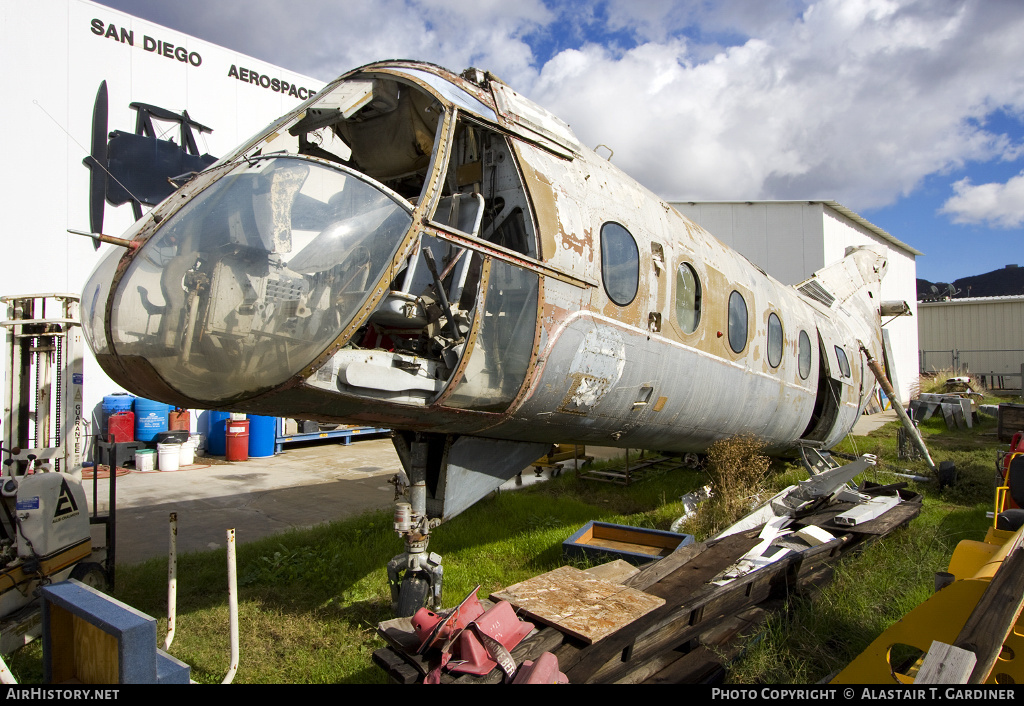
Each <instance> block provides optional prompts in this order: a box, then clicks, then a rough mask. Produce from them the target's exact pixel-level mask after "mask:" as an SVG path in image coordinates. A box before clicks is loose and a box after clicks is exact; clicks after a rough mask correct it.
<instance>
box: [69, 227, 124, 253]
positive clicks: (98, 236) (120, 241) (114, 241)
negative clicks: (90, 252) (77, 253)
mask: <svg viewBox="0 0 1024 706" xmlns="http://www.w3.org/2000/svg"><path fill="white" fill-rule="evenodd" d="M68 233H71V234H72V235H84V236H85V237H86V238H92V239H93V240H96V241H98V242H101V243H110V244H111V245H118V246H120V247H122V248H128V249H129V250H135V249H136V248H138V247H139V243H138V242H136V241H134V240H125V239H124V238H116V237H114V236H113V235H104V234H103V233H86V232H85V231H83V230H72V229H71V228H68ZM97 247H98V246H97Z"/></svg>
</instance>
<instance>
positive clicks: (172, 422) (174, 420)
mask: <svg viewBox="0 0 1024 706" xmlns="http://www.w3.org/2000/svg"><path fill="white" fill-rule="evenodd" d="M191 428H192V417H191V415H190V414H189V411H188V410H187V409H182V408H181V407H179V408H177V409H176V410H174V411H173V412H171V413H170V414H168V415H167V430H168V431H175V430H179V429H184V430H185V431H189V430H190V429H191Z"/></svg>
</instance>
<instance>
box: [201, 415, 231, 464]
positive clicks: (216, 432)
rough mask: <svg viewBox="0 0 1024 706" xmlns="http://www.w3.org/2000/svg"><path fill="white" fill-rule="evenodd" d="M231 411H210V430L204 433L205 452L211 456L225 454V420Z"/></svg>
mask: <svg viewBox="0 0 1024 706" xmlns="http://www.w3.org/2000/svg"><path fill="white" fill-rule="evenodd" d="M230 418H231V412H210V413H209V420H210V430H209V431H208V432H207V434H206V452H207V453H208V454H209V455H211V456H224V455H225V454H227V438H226V436H225V434H226V433H227V421H228V419H230Z"/></svg>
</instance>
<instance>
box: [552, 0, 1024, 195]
mask: <svg viewBox="0 0 1024 706" xmlns="http://www.w3.org/2000/svg"><path fill="white" fill-rule="evenodd" d="M1021 10H1024V7H1020V6H1017V5H1011V4H1004V3H997V4H996V6H993V4H991V3H977V2H973V3H972V2H968V3H960V2H945V3H935V2H913V1H909V0H906V1H902V2H897V1H895V0H823V1H822V2H818V3H816V4H814V5H812V6H810V7H809V8H808V9H807V11H806V12H805V13H804V14H803V16H802V17H800V18H798V19H797V20H795V21H789V22H784V21H782V20H781V19H780V18H778V17H776V18H773V19H772V21H771V22H770V23H769V24H768V25H766V26H765V28H764V31H763V32H762V34H761V35H760V36H758V37H757V38H753V39H750V40H748V41H746V42H745V43H743V44H742V45H738V46H732V47H728V48H726V49H723V50H722V51H721V52H720V53H719V54H718V55H716V56H715V57H713V58H712V59H710V60H706V61H695V60H694V55H693V54H692V53H691V47H690V45H689V44H687V43H686V42H684V41H681V40H671V41H663V42H657V43H655V42H652V43H648V44H644V45H641V46H638V47H636V48H634V49H631V50H628V51H625V52H614V51H612V50H609V49H607V48H604V47H599V46H594V45H589V46H585V47H582V48H581V49H577V50H570V51H566V52H563V53H562V54H560V55H558V56H556V57H554V58H553V59H552V60H551V61H550V62H548V64H547V65H546V66H544V68H543V70H542V72H541V75H540V77H539V80H538V82H537V84H536V85H535V86H534V89H533V94H532V95H533V96H534V97H535V98H536V99H537V100H538V101H539V102H541V103H543V104H545V105H547V106H548V107H549V108H550V109H552V110H553V111H554V112H556V113H558V114H560V115H561V116H562V117H563V118H564V119H566V120H567V121H568V122H570V123H571V124H573V126H574V128H575V129H576V131H577V133H578V134H579V135H580V137H581V139H583V141H584V142H586V143H588V144H591V145H593V144H596V143H599V142H602V143H606V144H609V145H611V146H612V148H613V149H614V150H615V158H614V161H615V162H616V163H617V164H618V165H619V166H620V167H623V168H624V169H625V170H626V171H627V172H629V173H631V174H632V175H634V176H635V177H637V178H638V179H639V180H640V181H642V182H644V183H646V184H647V185H648V186H650V187H651V188H653V189H654V190H655V191H658V192H659V193H661V194H663V195H665V196H668V197H673V198H698V199H715V198H823V197H827V198H835V199H837V200H840V201H842V202H844V203H846V204H848V205H850V206H852V207H854V208H859V209H864V208H870V207H874V206H881V205H884V204H886V203H889V202H892V201H893V200H895V199H896V198H898V197H899V196H900V195H904V194H907V193H909V192H910V191H912V190H913V189H914V188H915V186H916V185H918V184H919V183H920V181H921V180H922V179H923V178H924V177H925V176H926V175H928V174H933V173H936V172H942V171H946V170H950V169H953V168H956V167H959V166H961V165H962V164H964V163H965V162H967V161H970V160H988V159H993V158H998V157H1000V156H1002V155H1003V154H1004V153H1005V152H1007V151H1008V150H1009V149H1010V146H1009V142H1008V140H1007V139H1006V138H1005V137H1004V136H1001V135H995V134H991V133H988V132H986V131H985V130H984V129H983V128H981V127H979V126H978V121H980V120H981V119H983V118H984V116H985V115H986V114H988V113H989V112H991V111H992V110H993V109H995V108H997V107H999V106H1005V107H1006V108H1007V109H1008V110H1010V111H1011V112H1013V113H1020V112H1021V111H1022V109H1024V71H1022V68H1021V67H1024V45H1021V43H1020V42H1018V41H1015V40H1014V39H1013V37H1015V36H1020V34H1021V31H1022V29H1024V13H1022V12H1021ZM748 29H749V28H748ZM1008 156H1009V155H1008Z"/></svg>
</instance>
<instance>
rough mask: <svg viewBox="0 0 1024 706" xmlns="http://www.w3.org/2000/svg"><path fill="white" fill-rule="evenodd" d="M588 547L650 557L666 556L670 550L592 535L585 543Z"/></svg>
mask: <svg viewBox="0 0 1024 706" xmlns="http://www.w3.org/2000/svg"><path fill="white" fill-rule="evenodd" d="M586 545H587V546H588V547H599V548H601V549H612V550H615V551H620V552H629V553H630V554H645V555H647V556H650V557H652V558H653V557H658V556H668V555H669V554H670V553H671V552H672V550H671V549H667V548H665V547H655V546H651V545H649V544H638V543H636V542H622V541H619V540H616V539H603V538H599V537H594V538H592V539H591V540H590V541H588V542H587V543H586Z"/></svg>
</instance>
